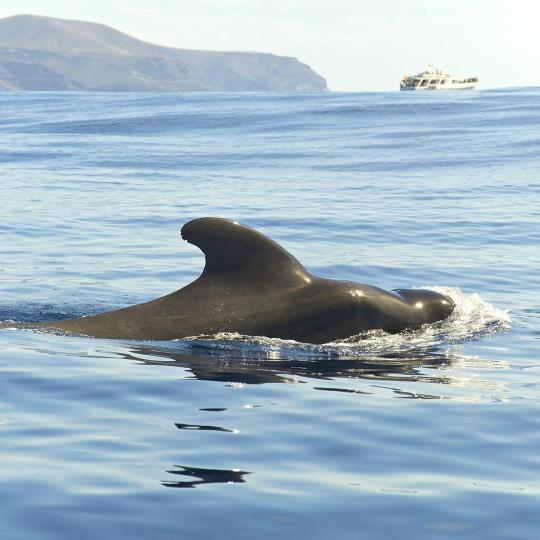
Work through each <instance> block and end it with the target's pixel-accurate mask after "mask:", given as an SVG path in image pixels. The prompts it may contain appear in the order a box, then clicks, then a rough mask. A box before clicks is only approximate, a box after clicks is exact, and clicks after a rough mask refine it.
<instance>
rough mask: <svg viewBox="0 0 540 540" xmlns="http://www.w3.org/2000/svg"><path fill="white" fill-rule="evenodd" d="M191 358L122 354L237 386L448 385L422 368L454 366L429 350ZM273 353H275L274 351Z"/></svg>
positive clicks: (137, 350) (151, 349)
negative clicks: (328, 382)
mask: <svg viewBox="0 0 540 540" xmlns="http://www.w3.org/2000/svg"><path fill="white" fill-rule="evenodd" d="M197 352H198V354H191V353H190V352H189V351H187V350H182V349H178V350H173V349H168V348H161V347H159V346H152V345H144V346H136V347H133V348H132V349H131V352H130V353H125V354H123V356H124V357H125V358H127V359H131V360H136V361H137V362H141V363H143V364H147V365H163V366H169V367H177V368H182V369H184V370H187V371H188V372H189V373H190V374H191V375H192V376H193V377H194V378H196V379H199V380H206V381H220V382H226V383H240V384H266V383H298V382H302V381H300V380H299V378H309V379H359V378H361V379H383V380H386V381H403V380H414V381H419V380H421V381H425V382H432V383H440V384H446V383H448V382H449V381H448V378H447V377H445V376H444V375H443V374H436V375H432V374H426V373H423V372H422V370H423V369H425V368H430V369H437V368H440V367H441V366H444V365H447V364H449V363H451V362H452V359H453V357H452V355H451V354H449V353H446V352H439V351H433V352H432V353H430V354H428V353H426V352H422V353H417V354H412V353H401V354H399V355H391V356H380V357H375V356H373V357H361V358H354V357H352V358H350V357H348V358H343V357H336V358H332V357H328V356H316V355H313V356H312V357H308V358H306V357H300V358H299V357H297V356H292V357H290V358H287V357H286V356H285V357H283V358H268V357H264V356H263V355H262V354H261V355H260V356H257V354H255V353H252V354H253V356H251V357H246V356H245V355H242V356H240V355H238V356H235V355H234V354H232V355H231V351H211V352H209V353H208V354H202V353H201V351H197ZM274 354H275V353H274Z"/></svg>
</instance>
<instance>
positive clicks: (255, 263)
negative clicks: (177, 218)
mask: <svg viewBox="0 0 540 540" xmlns="http://www.w3.org/2000/svg"><path fill="white" fill-rule="evenodd" d="M182 238H183V239H184V240H186V241H188V242H189V243H190V244H193V245H195V246H197V247H198V248H199V249H200V250H201V251H202V252H203V253H204V254H205V256H206V265H205V267H204V272H203V274H202V276H203V277H204V276H221V277H227V276H239V277H240V276H241V278H242V279H243V280H244V282H245V283H246V285H247V284H249V283H253V282H258V283H263V282H265V283H268V282H274V283H275V282H279V283H280V284H282V285H284V286H286V285H293V284H294V283H305V282H306V281H309V273H308V272H307V271H306V269H305V268H304V267H303V266H302V265H301V264H300V263H299V262H298V261H297V260H296V259H295V258H294V257H293V256H292V255H291V254H290V253H289V252H288V251H286V250H285V249H283V248H282V247H281V246H280V245H279V244H277V243H276V242H274V241H273V240H271V239H270V238H268V237H267V236H264V234H261V233H260V232H258V231H256V230H254V229H251V228H250V227H246V226H245V225H241V224H239V223H236V222H234V221H229V220H228V219H223V218H211V217H205V218H198V219H194V220H192V221H189V222H188V223H186V224H185V225H184V226H183V227H182Z"/></svg>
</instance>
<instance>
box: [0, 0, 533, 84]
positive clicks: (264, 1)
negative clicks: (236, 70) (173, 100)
mask: <svg viewBox="0 0 540 540" xmlns="http://www.w3.org/2000/svg"><path fill="white" fill-rule="evenodd" d="M20 13H31V14H34V15H46V16H49V17H60V18H66V19H78V20H86V21H92V22H99V23H102V24H106V25H109V26H112V27H114V28H116V29H117V30H121V31H123V32H125V33H127V34H130V35H132V36H134V37H137V38H139V39H142V40H144V41H149V42H152V43H156V44H159V45H168V46H172V47H180V48H189V49H207V50H227V51H230V50H235V51H259V52H271V53H274V54H279V55H286V56H294V57H297V58H299V59H300V60H301V61H302V62H304V63H306V64H308V65H310V66H311V67H312V68H313V69H314V70H315V71H317V73H319V74H320V75H322V76H323V77H325V78H326V80H327V82H328V86H329V88H330V89H331V90H334V91H377V90H395V89H397V88H398V87H399V81H400V79H401V77H402V76H403V74H404V73H408V74H413V73H416V72H418V71H420V70H422V69H424V68H425V67H427V65H428V64H432V65H434V66H435V67H437V68H439V69H442V70H444V71H446V72H449V73H450V74H451V75H454V76H477V77H479V78H480V84H479V88H494V87H505V86H540V70H539V69H538V53H539V52H540V30H539V28H540V0H86V1H83V0H0V18H1V17H8V16H10V15H16V14H20Z"/></svg>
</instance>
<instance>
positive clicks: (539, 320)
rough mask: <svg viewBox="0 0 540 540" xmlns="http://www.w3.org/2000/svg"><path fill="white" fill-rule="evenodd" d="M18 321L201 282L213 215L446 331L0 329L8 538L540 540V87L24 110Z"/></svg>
mask: <svg viewBox="0 0 540 540" xmlns="http://www.w3.org/2000/svg"><path fill="white" fill-rule="evenodd" d="M0 112H1V114H0V164H1V165H0V167H1V168H0V171H1V186H2V193H1V197H0V254H1V257H0V320H2V321H12V320H13V321H40V320H47V319H54V318H68V317H77V316H81V315H87V314H93V313H97V312H101V311H107V310H111V309H114V308H118V307H122V306H127V305H131V304H135V303H139V302H143V301H146V300H149V299H153V298H156V297H158V296H161V295H163V294H166V293H168V292H171V291H173V290H175V289H178V288H180V287H181V286H183V285H185V284H187V283H189V282H190V281H192V280H193V279H195V278H196V277H197V276H198V275H199V274H200V272H201V270H202V268H203V266H204V257H203V255H202V253H201V252H200V251H199V250H198V249H197V248H196V247H195V246H192V245H190V244H187V243H186V242H184V241H182V239H181V237H180V227H181V226H182V225H183V224H184V223H185V222H187V221H188V220H190V219H193V218H196V217H201V216H218V217H225V218H229V219H234V220H236V221H239V222H241V223H245V224H247V225H249V226H251V227H254V228H256V229H258V230H259V231H261V232H263V233H264V234H266V235H268V236H270V237H271V238H273V239H274V240H276V241H277V242H279V243H280V244H281V245H283V246H284V247H285V248H286V249H288V250H289V251H290V252H291V253H292V254H293V255H295V256H296V257H297V258H298V259H299V260H300V261H301V262H302V263H303V264H304V265H305V266H306V268H307V269H308V270H309V271H310V272H312V273H315V274H317V275H321V276H325V277H330V278H337V279H347V280H353V281H359V282H364V283H369V284H372V285H376V286H379V287H383V288H386V289H392V288H405V287H428V288H435V289H436V290H439V291H441V292H444V293H446V294H449V295H450V296H451V297H452V298H453V299H454V300H455V301H456V304H457V307H456V310H455V313H454V314H453V315H452V316H451V318H450V319H448V320H447V321H445V322H444V323H439V324H435V325H431V326H426V327H424V328H422V329H420V330H417V331H410V332H406V333H404V334H398V335H393V336H392V335H388V334H384V333H383V332H371V333H368V334H365V335H362V336H352V337H351V338H350V339H347V340H343V341H341V342H336V343H329V344H325V345H309V344H300V343H296V342H291V341H281V340H277V339H268V338H264V337H252V336H241V335H236V334H225V335H217V336H194V337H193V338H189V339H184V340H180V341H171V342H148V341H147V342H141V341H139V342H135V341H115V340H101V339H92V338H84V337H73V336H62V335H55V334H49V333H44V332H35V331H29V330H20V329H13V328H9V323H4V326H7V327H8V328H3V329H1V330H0V503H1V504H0V538H2V539H5V540H72V539H73V538H77V540H94V539H96V540H97V539H103V538H114V539H115V540H124V539H126V540H127V539H129V540H133V539H139V538H140V539H145V540H146V539H152V540H154V539H156V540H161V539H163V540H165V539H167V540H168V539H175V540H178V539H183V538H186V539H190V540H192V539H207V538H222V539H243V538H245V539H249V540H256V539H265V540H267V539H268V540H269V539H275V538H286V539H301V538H314V539H327V538H332V539H335V540H345V539H351V540H352V539H355V540H357V539H360V538H366V539H369V540H378V539H381V540H387V539H388V538H400V539H409V538H411V539H413V538H414V539H415V540H421V539H429V540H432V539H436V540H439V539H446V538H459V539H469V538H470V539H475V540H481V539H485V540H498V539H500V540H512V539H531V540H533V539H534V540H535V539H537V538H539V537H540V513H539V511H538V509H539V501H540V457H539V453H538V449H539V448H540V355H539V349H540V272H539V265H540V89H539V88H510V89H501V90H478V91H473V92H469V91H466V92H454V93H453V92H448V93H444V92H434V93H428V92H426V93H412V92H411V93H408V92H404V93H399V92H386V93H358V94H346V93H343V94H341V93H328V94H264V93H260V94H256V93H255V94H220V93H216V94H212V93H208V94H198V93H193V94H191V93H186V94H112V93H111V94H108V93H102V94H100V93H96V94H90V93H48V92H42V93H32V92H18V93H0Z"/></svg>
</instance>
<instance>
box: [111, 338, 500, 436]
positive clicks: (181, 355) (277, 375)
mask: <svg viewBox="0 0 540 540" xmlns="http://www.w3.org/2000/svg"><path fill="white" fill-rule="evenodd" d="M121 356H123V357H124V358H126V359H128V360H134V361H136V362H138V363H142V364H145V365H151V366H152V365H153V366H156V365H159V366H168V367H175V368H180V369H182V370H184V372H185V376H184V377H183V378H194V379H198V380H204V381H217V382H223V383H226V384H227V385H243V384H249V385H258V384H268V383H289V384H305V383H307V382H309V381H310V380H327V381H339V380H343V381H349V382H350V385H349V386H347V385H346V384H345V385H343V384H340V385H339V386H337V385H314V386H312V388H313V390H319V391H327V392H343V393H355V394H373V393H374V392H375V389H378V388H380V389H386V390H390V391H391V392H392V393H393V394H394V395H395V397H399V398H407V399H456V398H460V399H461V400H468V399H467V398H465V397H463V396H461V397H458V396H447V395H443V391H442V389H441V385H444V386H452V387H455V388H465V389H467V388H470V389H475V390H479V389H480V390H482V389H486V390H490V391H500V390H503V389H504V385H503V383H500V382H496V381H490V380H485V379H484V378H478V377H477V376H474V377H470V376H467V374H466V372H465V373H461V370H471V369H474V368H477V369H480V370H490V371H491V370H500V369H505V368H506V367H507V366H506V365H505V364H504V362H501V361H494V360H493V361H486V360H481V359H480V358H478V357H474V356H465V355H462V354H458V353H457V352H452V351H449V350H439V349H438V348H433V350H431V351H427V350H422V351H418V352H416V353H413V352H411V351H405V352H401V353H393V354H388V355H380V356H375V355H366V356H362V355H358V356H332V355H331V354H317V353H313V354H307V353H306V352H305V351H303V352H302V354H294V353H292V352H291V351H290V350H283V351H276V350H275V349H272V350H271V351H267V350H265V349H264V347H260V348H259V349H256V348H249V349H245V348H242V347H238V348H237V349H236V351H233V350H231V349H230V348H229V347H227V348H226V349H221V348H219V345H218V346H217V348H215V349H212V348H208V349H202V348H200V347H198V346H191V345H190V344H189V343H180V342H179V343H178V344H177V346H176V347H174V345H173V346H171V344H170V343H169V344H161V343H158V344H144V345H137V346H133V347H131V348H130V350H129V352H126V353H122V354H121ZM362 381H364V383H369V387H368V388H365V389H359V388H358V383H361V382H362ZM374 383H377V384H374ZM395 383H399V384H400V385H403V386H406V385H408V384H410V383H414V388H415V390H416V391H409V390H407V389H406V388H403V387H400V386H396V384H395ZM424 384H427V385H428V386H427V387H426V386H423V385H424ZM419 385H422V389H423V390H428V389H430V391H421V392H419V391H418V387H419ZM433 385H437V386H433ZM436 387H439V389H437V390H436V389H435V388H436ZM471 399H473V398H471ZM474 399H475V400H477V401H478V400H480V399H481V398H480V397H479V396H478V395H476V396H474ZM491 400H492V401H497V400H498V399H497V398H496V397H494V396H492V398H491ZM203 410H220V409H203ZM177 427H178V428H179V429H197V430H215V431H227V430H225V429H223V428H217V427H215V426H197V425H189V424H177Z"/></svg>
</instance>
